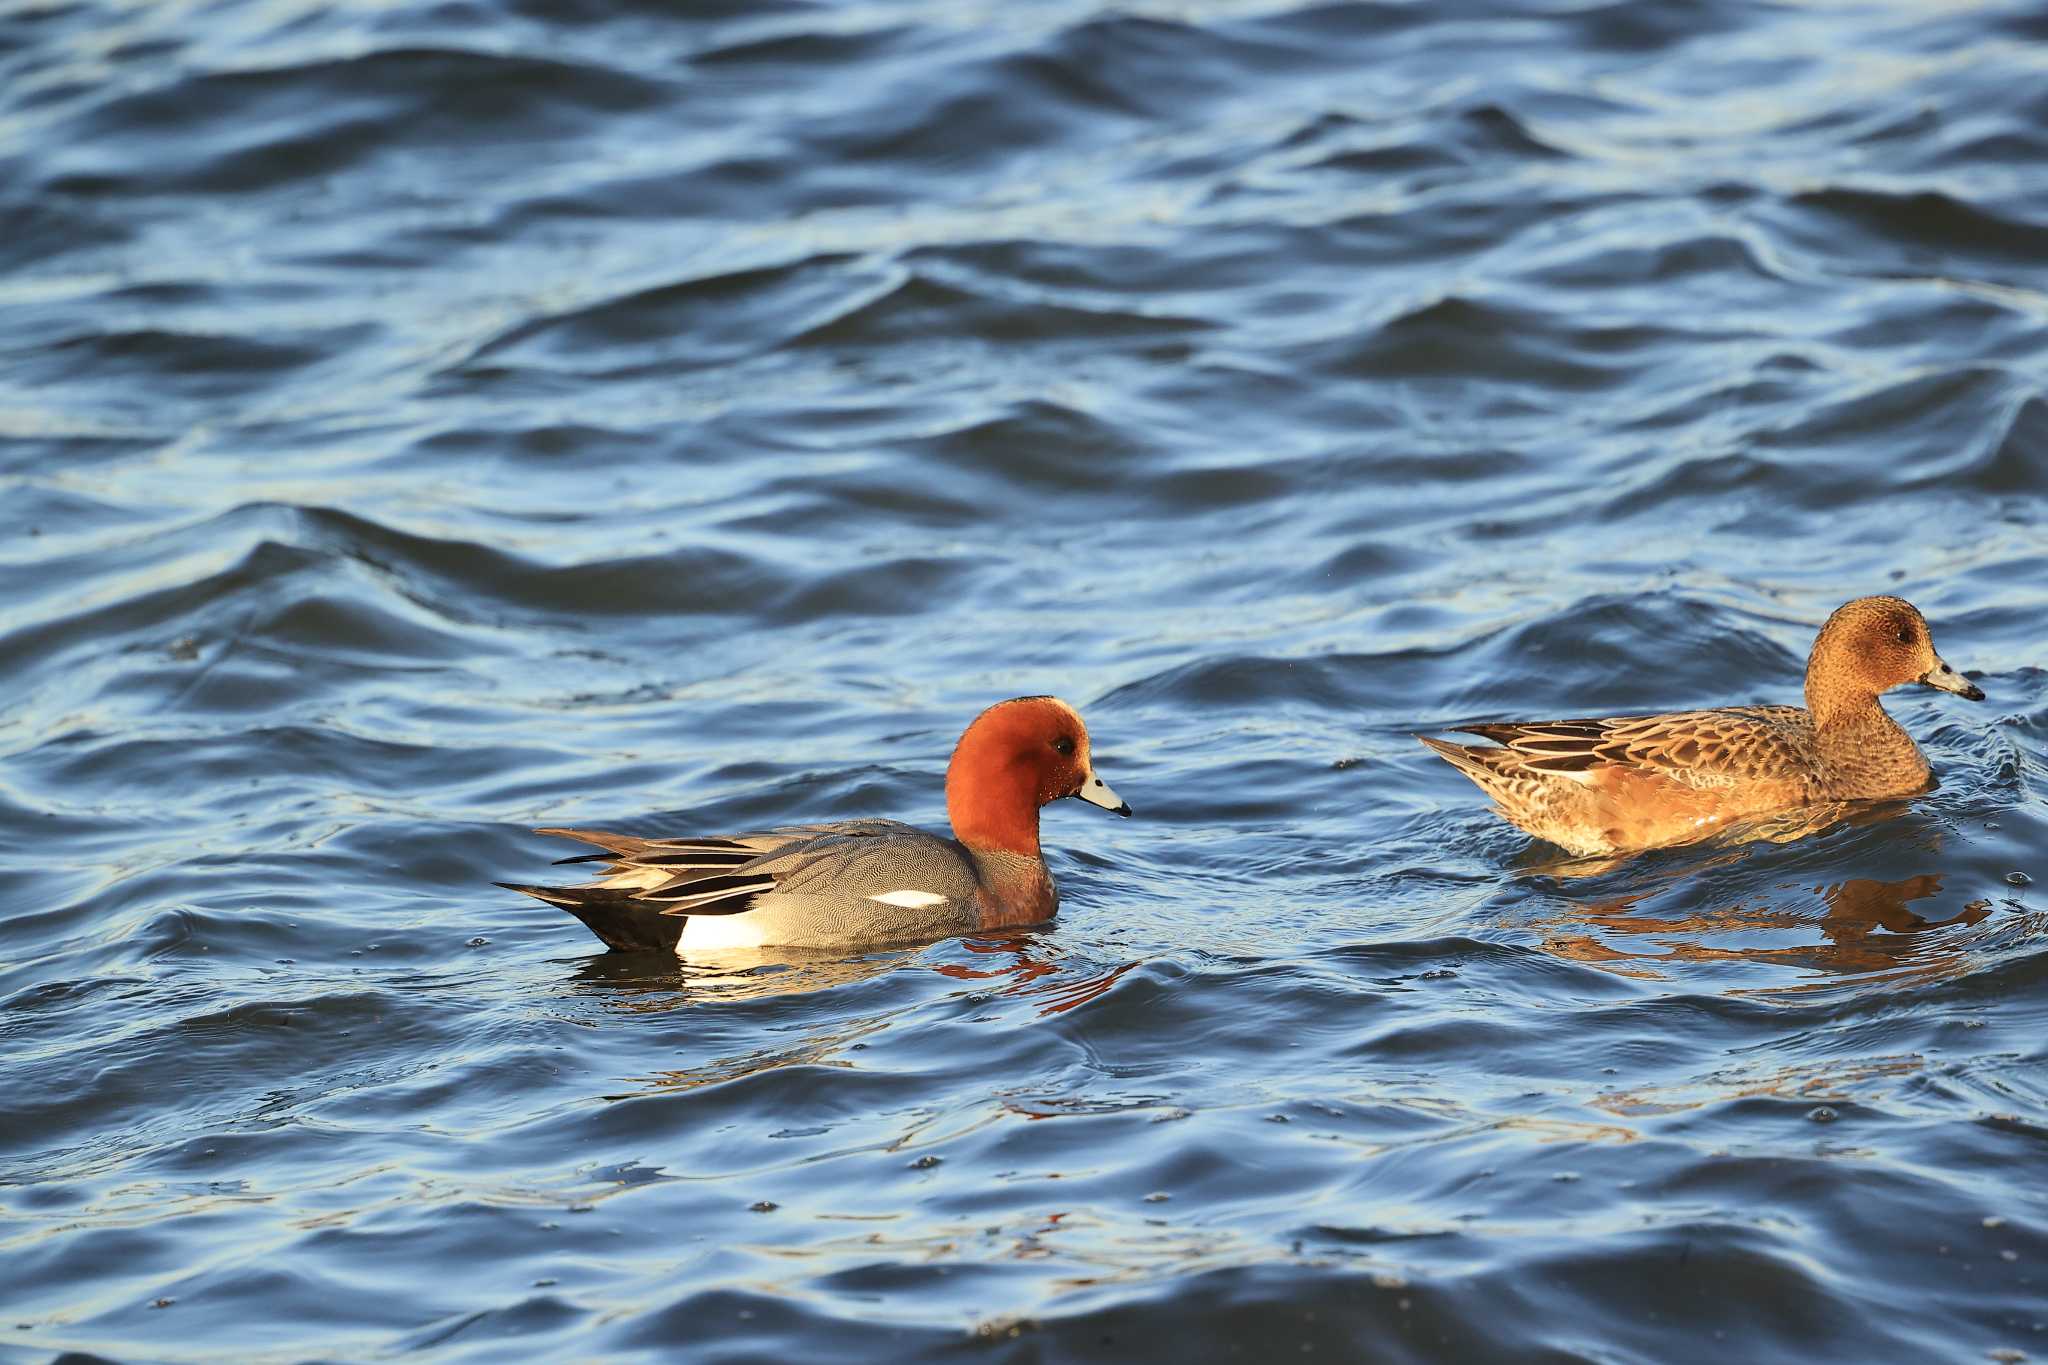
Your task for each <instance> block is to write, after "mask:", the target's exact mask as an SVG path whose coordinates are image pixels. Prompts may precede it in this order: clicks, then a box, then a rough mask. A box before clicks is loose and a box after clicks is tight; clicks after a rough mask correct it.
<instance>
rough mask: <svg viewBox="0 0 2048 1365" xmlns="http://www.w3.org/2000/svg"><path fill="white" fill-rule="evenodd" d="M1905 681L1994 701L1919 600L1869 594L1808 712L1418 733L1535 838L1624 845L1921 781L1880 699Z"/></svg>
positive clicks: (1811, 695)
mask: <svg viewBox="0 0 2048 1365" xmlns="http://www.w3.org/2000/svg"><path fill="white" fill-rule="evenodd" d="M1909 682H1918V683H1924V684H1926V685H1927V686H1929V687H1938V688H1940V689H1941V690H1943V691H1945V692H1954V693H1957V694H1958V695H1960V696H1963V697H1967V698H1969V699H1970V700H1971V701H1982V700H1983V699H1984V693H1983V692H1982V691H1981V690H1979V689H1978V688H1977V686H1976V685H1975V684H1973V683H1970V682H1968V681H1965V680H1964V678H1963V677H1962V675H1961V674H1959V673H1957V672H1956V671H1955V670H1954V669H1952V668H1950V667H1949V666H1948V664H1947V663H1945V662H1943V660H1942V658H1941V656H1940V655H1939V654H1937V653H1935V652H1934V642H1933V640H1932V639H1931V638H1930V637H1929V635H1928V632H1927V622H1926V620H1925V619H1924V618H1923V617H1922V616H1921V615H1920V612H1919V611H1918V609H1916V608H1915V607H1914V606H1913V604H1912V603H1910V602H1908V601H1905V600H1904V599H1903V598H1898V597H1859V598H1857V599H1856V600H1855V601H1853V602H1850V603H1847V604H1846V605H1844V606H1842V607H1840V608H1838V609H1837V610H1836V612H1835V614H1834V615H1832V616H1830V617H1829V618H1828V620H1827V624H1826V625H1824V626H1822V627H1821V629H1820V635H1819V636H1818V637H1817V638H1816V639H1815V640H1814V642H1813V653H1812V654H1811V655H1809V656H1808V658H1807V661H1806V705H1805V707H1804V708H1801V707H1797V706H1730V707H1723V708H1721V709H1718V710H1713V711H1679V712H1673V713H1671V714H1668V715H1661V716H1615V717H1609V718H1607V719H1601V720H1556V721H1529V722H1522V723H1508V724H1496V725H1467V726H1462V727H1459V728H1461V729H1462V730H1463V731H1464V732H1465V733H1467V734H1474V735H1479V736H1481V737H1482V738H1485V739H1490V740H1493V741H1494V743H1493V744H1491V745H1479V744H1452V743H1449V742H1447V741H1445V740H1440V739H1430V738H1428V737H1426V736H1422V735H1417V736H1416V738H1417V739H1420V740H1421V741H1422V742H1423V743H1424V744H1426V745H1428V746H1429V747H1430V748H1431V749H1432V750H1434V751H1435V752H1436V753H1438V754H1440V755H1442V756H1443V758H1444V759H1445V760H1446V761H1447V762H1449V763H1450V764H1451V765H1452V766H1453V767H1455V768H1457V770H1458V771H1459V772H1461V773H1463V774H1465V776H1467V777H1469V778H1471V779H1472V780H1473V781H1474V782H1475V783H1477V784H1478V786H1479V789H1480V790H1481V791H1483V792H1485V793H1486V794H1487V795H1488V796H1490V797H1492V798H1493V802H1494V806H1495V807H1496V808H1497V809H1498V810H1499V811H1500V813H1501V814H1502V815H1503V816H1505V817H1506V818H1507V819H1508V820H1509V821H1511V822H1513V823H1514V824H1516V825H1519V826H1520V827H1521V828H1523V829H1525V830H1527V831H1528V832H1529V833H1531V834H1533V835H1535V836H1536V837H1537V838H1539V839H1548V840H1549V841H1550V842H1551V843H1554V844H1557V845H1559V846H1560V847H1562V848H1564V849H1566V850H1568V851H1570V852H1572V853H1577V854H1602V853H1619V852H1625V851H1628V850H1632V849H1640V848H1655V847H1659V846H1662V845H1666V844H1683V843H1690V842H1692V841H1693V840H1695V839H1702V838H1705V837H1707V836H1708V835H1711V834H1713V833H1715V832H1716V831H1718V830H1720V829H1723V828H1725V827H1726V826H1727V825H1728V824H1729V823H1730V822H1733V821H1746V820H1752V819H1757V818H1761V817H1764V816H1770V815H1776V814H1780V813H1782V812H1786V811H1790V810H1795V809H1797V808H1799V807H1802V806H1812V805H1817V804H1820V803H1823V802H1832V801H1865V800H1874V799H1879V798H1883V797H1895V796H1908V795H1911V794H1912V793H1914V792H1918V791H1921V790H1924V789H1925V788H1926V786H1927V784H1928V780H1929V777H1930V773H1929V770H1928V767H1927V760H1926V759H1924V758H1922V757H1921V756H1920V750H1919V748H1918V747H1917V746H1916V745H1915V744H1914V743H1913V740H1912V737H1911V736H1910V735H1908V734H1907V733H1906V732H1905V731H1904V730H1902V729H1900V728H1899V726H1898V723H1897V722H1896V721H1894V720H1893V719H1892V718H1891V717H1890V716H1888V715H1886V714H1885V711H1884V708H1883V707H1882V706H1880V705H1878V701H1877V698H1878V694H1879V693H1881V692H1884V691H1886V690H1888V689H1890V688H1893V687H1897V686H1899V685H1901V684H1903V683H1909Z"/></svg>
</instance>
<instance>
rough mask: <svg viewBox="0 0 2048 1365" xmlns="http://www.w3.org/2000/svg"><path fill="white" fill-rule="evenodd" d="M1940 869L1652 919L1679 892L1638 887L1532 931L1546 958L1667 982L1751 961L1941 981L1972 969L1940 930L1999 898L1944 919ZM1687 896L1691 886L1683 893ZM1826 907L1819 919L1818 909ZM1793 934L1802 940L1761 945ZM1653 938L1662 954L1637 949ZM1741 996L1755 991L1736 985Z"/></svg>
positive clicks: (1569, 907) (1831, 973) (1834, 973)
mask: <svg viewBox="0 0 2048 1365" xmlns="http://www.w3.org/2000/svg"><path fill="white" fill-rule="evenodd" d="M1941 887H1942V879H1941V876H1940V874H1938V873H1922V874H1919V875H1917V876H1912V877H1906V878H1903V879H1901V880H1898V881H1879V880H1876V879H1874V878H1869V877H1850V878H1846V879H1844V880H1842V881H1838V882H1832V883H1826V884H1822V885H1818V886H1806V887H1801V886H1798V885H1796V884H1788V885H1786V886H1781V887H1780V888H1779V890H1780V891H1781V892H1791V893H1792V894H1790V895H1788V896H1781V897H1775V898H1773V899H1771V900H1764V899H1759V900H1756V901H1753V902H1752V901H1738V902H1736V903H1735V904H1732V905H1727V906H1720V907H1715V908H1712V909H1704V910H1701V909H1688V910H1686V911H1684V912H1683V913H1680V914H1673V915H1658V914H1654V913H1650V912H1649V910H1648V908H1647V906H1646V902H1653V901H1655V900H1656V899H1660V898H1661V897H1662V896H1663V895H1664V894H1666V893H1668V892H1669V891H1671V890H1672V889H1673V888H1658V889H1657V890H1655V891H1637V892H1631V893H1629V894H1626V895H1620V896H1611V897H1606V898H1602V899H1598V900H1591V901H1584V902H1579V901H1567V902H1566V907H1565V909H1564V911H1563V913H1561V914H1558V915H1555V916H1552V917H1550V918H1547V919H1543V920H1539V921H1538V922H1537V923H1536V924H1535V925H1534V926H1533V927H1534V928H1535V929H1536V930H1537V932H1538V934H1539V935H1540V942H1541V946H1542V947H1543V949H1544V950H1545V951H1546V952H1550V953H1553V954H1555V955H1556V956H1558V957H1562V958H1568V959H1570V960H1571V961H1574V962H1583V963H1586V964H1587V965H1589V966H1594V967H1599V968H1601V969H1603V970H1606V971H1611V972H1614V973H1616V974H1617V975H1621V976H1630V977H1637V978H1646V979H1653V980H1656V979H1665V978H1668V977H1669V976H1670V975H1671V972H1669V971H1668V970H1664V969H1663V968H1664V967H1665V965H1667V964H1675V963H1685V962H1721V963H1731V962H1732V963H1748V964H1754V965H1759V966H1772V967H1790V968H1793V969H1796V970H1802V971H1806V972H1811V973H1815V974H1818V975H1822V976H1826V977H1830V978H1840V977H1845V976H1861V977H1870V978H1876V979H1884V980H1894V979H1895V980H1914V981H1924V980H1935V979H1939V978H1941V977H1945V976H1952V975H1956V974H1959V973H1961V972H1963V971H1965V970H1967V969H1968V966H1969V960H1968V958H1967V957H1966V956H1965V955H1964V953H1963V951H1962V945H1961V944H1960V943H1958V942H1953V941H1950V940H1949V939H1947V938H1946V937H1945V936H1943V935H1941V934H1938V933H1935V932H1932V931H1937V930H1942V929H1948V928H1953V927H1961V926H1968V925H1972V924H1976V923H1977V922H1978V921H1980V920H1982V919H1983V918H1984V917H1985V916H1986V915H1988V914H1990V913H1991V902H1990V901H1989V900H1986V899H1978V900H1972V901H1969V902H1967V903H1966V904H1964V905H1963V906H1961V907H1960V908H1958V909H1957V911H1956V912H1955V913H1954V914H1952V915H1949V916H1946V917H1944V918H1932V917H1930V916H1929V915H1927V914H1923V913H1922V911H1921V910H1919V909H1915V908H1913V903H1914V902H1921V903H1922V905H1923V908H1924V909H1927V910H1934V909H1936V907H1935V906H1934V905H1933V904H1931V902H1933V901H1934V899H1935V898H1936V897H1937V896H1938V895H1939V894H1940V892H1941ZM1676 889H1677V890H1678V891H1679V893H1680V894H1682V893H1683V888H1682V886H1681V887H1679V888H1676ZM1816 901H1818V902H1819V909H1820V913H1819V914H1818V915H1816V914H1815V913H1814V908H1815V905H1814V903H1815V902H1816ZM1760 936H1762V937H1767V938H1769V939H1774V940H1783V939H1785V938H1787V937H1795V938H1798V939H1802V940H1804V941H1801V942H1790V943H1787V942H1782V941H1778V942H1756V941H1755V940H1756V939H1757V938H1759V937H1760ZM1645 940H1648V941H1650V946H1651V947H1652V948H1653V949H1654V950H1653V951H1652V950H1646V949H1644V948H1638V947H1637V946H1636V945H1638V944H1641V943H1643V942H1644V941H1645ZM1825 984H1827V983H1825V982H1822V983H1814V984H1807V985H1796V984H1794V985H1775V984H1774V985H1772V986H1770V987H1768V988H1767V989H1768V990H1769V991H1771V992H1786V991H1802V990H1813V989H1818V988H1819V987H1820V986H1821V985H1825ZM1731 993H1732V994H1748V993H1755V992H1754V991H1753V990H1749V989H1745V988H1735V989H1734V990H1732V991H1731Z"/></svg>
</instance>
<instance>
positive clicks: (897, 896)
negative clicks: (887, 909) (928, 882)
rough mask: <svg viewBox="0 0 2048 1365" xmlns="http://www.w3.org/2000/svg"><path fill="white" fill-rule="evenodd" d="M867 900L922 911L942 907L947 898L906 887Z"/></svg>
mask: <svg viewBox="0 0 2048 1365" xmlns="http://www.w3.org/2000/svg"><path fill="white" fill-rule="evenodd" d="M868 899H869V900H871V901H880V902H881V903H882V904H883V905H897V906H901V907H902V908H903V909H905V910H924V909H928V908H929V907H931V906H934V905H944V904H945V903H946V901H947V900H948V899H949V897H946V896H941V895H939V894H938V893H937V892H936V891H919V890H916V889H915V888H912V887H908V886H906V887H902V888H900V889H898V890H895V891H884V892H883V893H882V894H881V895H879V896H869V897H868Z"/></svg>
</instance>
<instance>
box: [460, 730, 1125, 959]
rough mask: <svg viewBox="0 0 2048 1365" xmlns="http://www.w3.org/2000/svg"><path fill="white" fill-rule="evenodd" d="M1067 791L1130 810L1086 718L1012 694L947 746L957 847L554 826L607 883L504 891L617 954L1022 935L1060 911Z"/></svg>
mask: <svg viewBox="0 0 2048 1365" xmlns="http://www.w3.org/2000/svg"><path fill="white" fill-rule="evenodd" d="M1067 797H1076V798H1079V799H1080V800H1082V801H1086V802H1088V803H1089V804H1090V805H1094V806H1100V807H1101V808H1102V809H1104V810H1107V811H1109V812H1111V813H1112V814H1116V815H1122V816H1126V817H1128V816H1129V815H1130V813H1131V807H1130V804H1129V803H1128V802H1126V801H1125V800H1124V799H1123V798H1122V797H1120V796H1118V795H1117V794H1116V792H1115V791H1114V790H1112V789H1111V788H1110V786H1109V784H1108V783H1106V782H1104V781H1103V780H1102V778H1101V777H1100V776H1099V775H1097V773H1096V771H1095V767H1094V763H1093V760H1092V758H1091V754H1090V748H1089V740H1088V727H1087V726H1086V725H1085V724H1083V723H1082V721H1081V716H1080V713H1079V712H1077V711H1076V710H1075V709H1074V708H1073V707H1072V706H1069V705H1068V704H1067V703H1066V702H1064V701H1061V700H1060V699H1059V698H1057V697H1050V696H1031V697H1012V698H1010V699H1009V700H1008V701H1000V702H997V703H996V704H995V705H993V706H991V707H989V708H988V709H987V710H985V711H983V712H982V713H981V714H980V715H978V716H976V717H975V718H974V721H973V723H971V724H970V725H968V727H967V729H966V731H965V732H964V733H963V734H962V735H961V736H960V742H959V743H958V744H957V745H955V746H954V748H953V756H952V758H951V760H950V761H949V762H948V763H947V765H946V815H947V818H948V820H949V821H950V822H951V824H952V827H953V835H952V837H951V838H947V837H945V836H944V835H939V834H933V833H931V832H929V831H926V830H922V829H919V828H917V827H916V826H915V825H909V824H905V823H903V822H902V821H899V820H881V819H855V820H839V821H834V822H831V823H827V824H812V825H787V826H783V827H781V828H777V829H771V830H764V831H761V832H758V833H753V834H726V835H717V836H713V837H694V836H684V837H680V838H670V839H647V838H639V837H636V836H633V835H625V834H612V833H607V832H604V831H601V830H585V829H561V828H544V829H539V830H536V831H535V833H538V834H546V835H555V836H559V837H562V838H566V839H575V840H579V841H581V842H582V843H585V844H588V845H592V846H594V847H596V848H597V849H599V850H601V851H600V852H597V853H585V854H581V855H578V856H576V857H570V858H563V859H560V860H559V861H558V863H557V866H560V865H562V864H572V863H599V862H601V863H604V864H606V867H605V869H604V871H603V874H602V875H601V876H599V877H598V878H597V879H596V880H595V881H591V882H587V883H585V884H582V885H578V886H531V885H525V884H521V883H516V882H498V883H496V885H498V886H502V887H504V888H505V889H506V890H508V891H520V892H524V893H525V894H526V895H529V896H533V897H536V898H538V899H540V900H542V901H545V902H547V903H548V904H550V905H554V906H558V907H560V908H561V909H563V910H566V911H568V912H569V913H570V914H572V915H574V916H575V917H576V918H577V919H579V920H581V921H583V923H584V924H585V925H586V926H588V927H589V929H590V931H591V932H592V933H594V934H596V935H597V937H598V938H599V939H600V940H602V941H603V942H604V944H605V946H606V947H608V948H611V949H613V950H614V951H622V952H630V951H644V950H658V951H662V952H673V953H676V954H678V955H689V954H691V953H694V952H696V951H698V950H702V949H709V950H722V949H758V948H774V949H782V948H796V949H845V948H858V947H863V946H870V945H882V944H890V943H901V942H907V941H912V940H922V941H932V940H936V939H941V938H947V937H951V936H953V935H957V934H971V933H984V932H989V931H992V930H1004V929H1011V928H1021V927H1024V926H1027V925H1033V924H1042V923H1044V922H1046V921H1047V920H1050V919H1051V918H1053V916H1054V914H1055V913H1057V911H1058V909H1059V888H1058V887H1057V886H1055V885H1054V883H1053V878H1052V873H1051V871H1050V870H1048V869H1047V867H1046V865H1045V857H1044V854H1043V852H1042V850H1041V849H1040V847H1039V842H1038V815H1039V810H1040V808H1042V807H1044V806H1046V805H1049V804H1050V803H1052V802H1054V801H1058V800H1062V799H1064V798H1067Z"/></svg>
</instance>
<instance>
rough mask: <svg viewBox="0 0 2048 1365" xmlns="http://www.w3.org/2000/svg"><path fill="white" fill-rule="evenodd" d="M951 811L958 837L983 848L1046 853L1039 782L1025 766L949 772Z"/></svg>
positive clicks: (1023, 854) (948, 810) (1019, 853)
mask: <svg viewBox="0 0 2048 1365" xmlns="http://www.w3.org/2000/svg"><path fill="white" fill-rule="evenodd" d="M946 817H947V818H948V819H949V820H951V821H952V822H953V837H954V838H955V839H958V840H959V841H960V842H961V843H963V844H965V845H967V846H968V847H969V848H971V849H976V850H978V851H980V852H983V853H1014V854H1016V855H1017V856H1019V857H1022V858H1036V857H1039V856H1040V853H1039V847H1038V786H1037V782H1036V780H1035V779H1034V778H1033V776H1032V775H1031V774H1030V773H1029V772H1026V771H1024V770H1022V769H1021V768H1011V769H1000V768H999V769H996V770H995V771H993V772H991V771H988V770H986V769H982V770H977V771H975V772H974V774H973V778H972V780H966V775H965V774H956V773H948V774H947V775H946Z"/></svg>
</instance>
